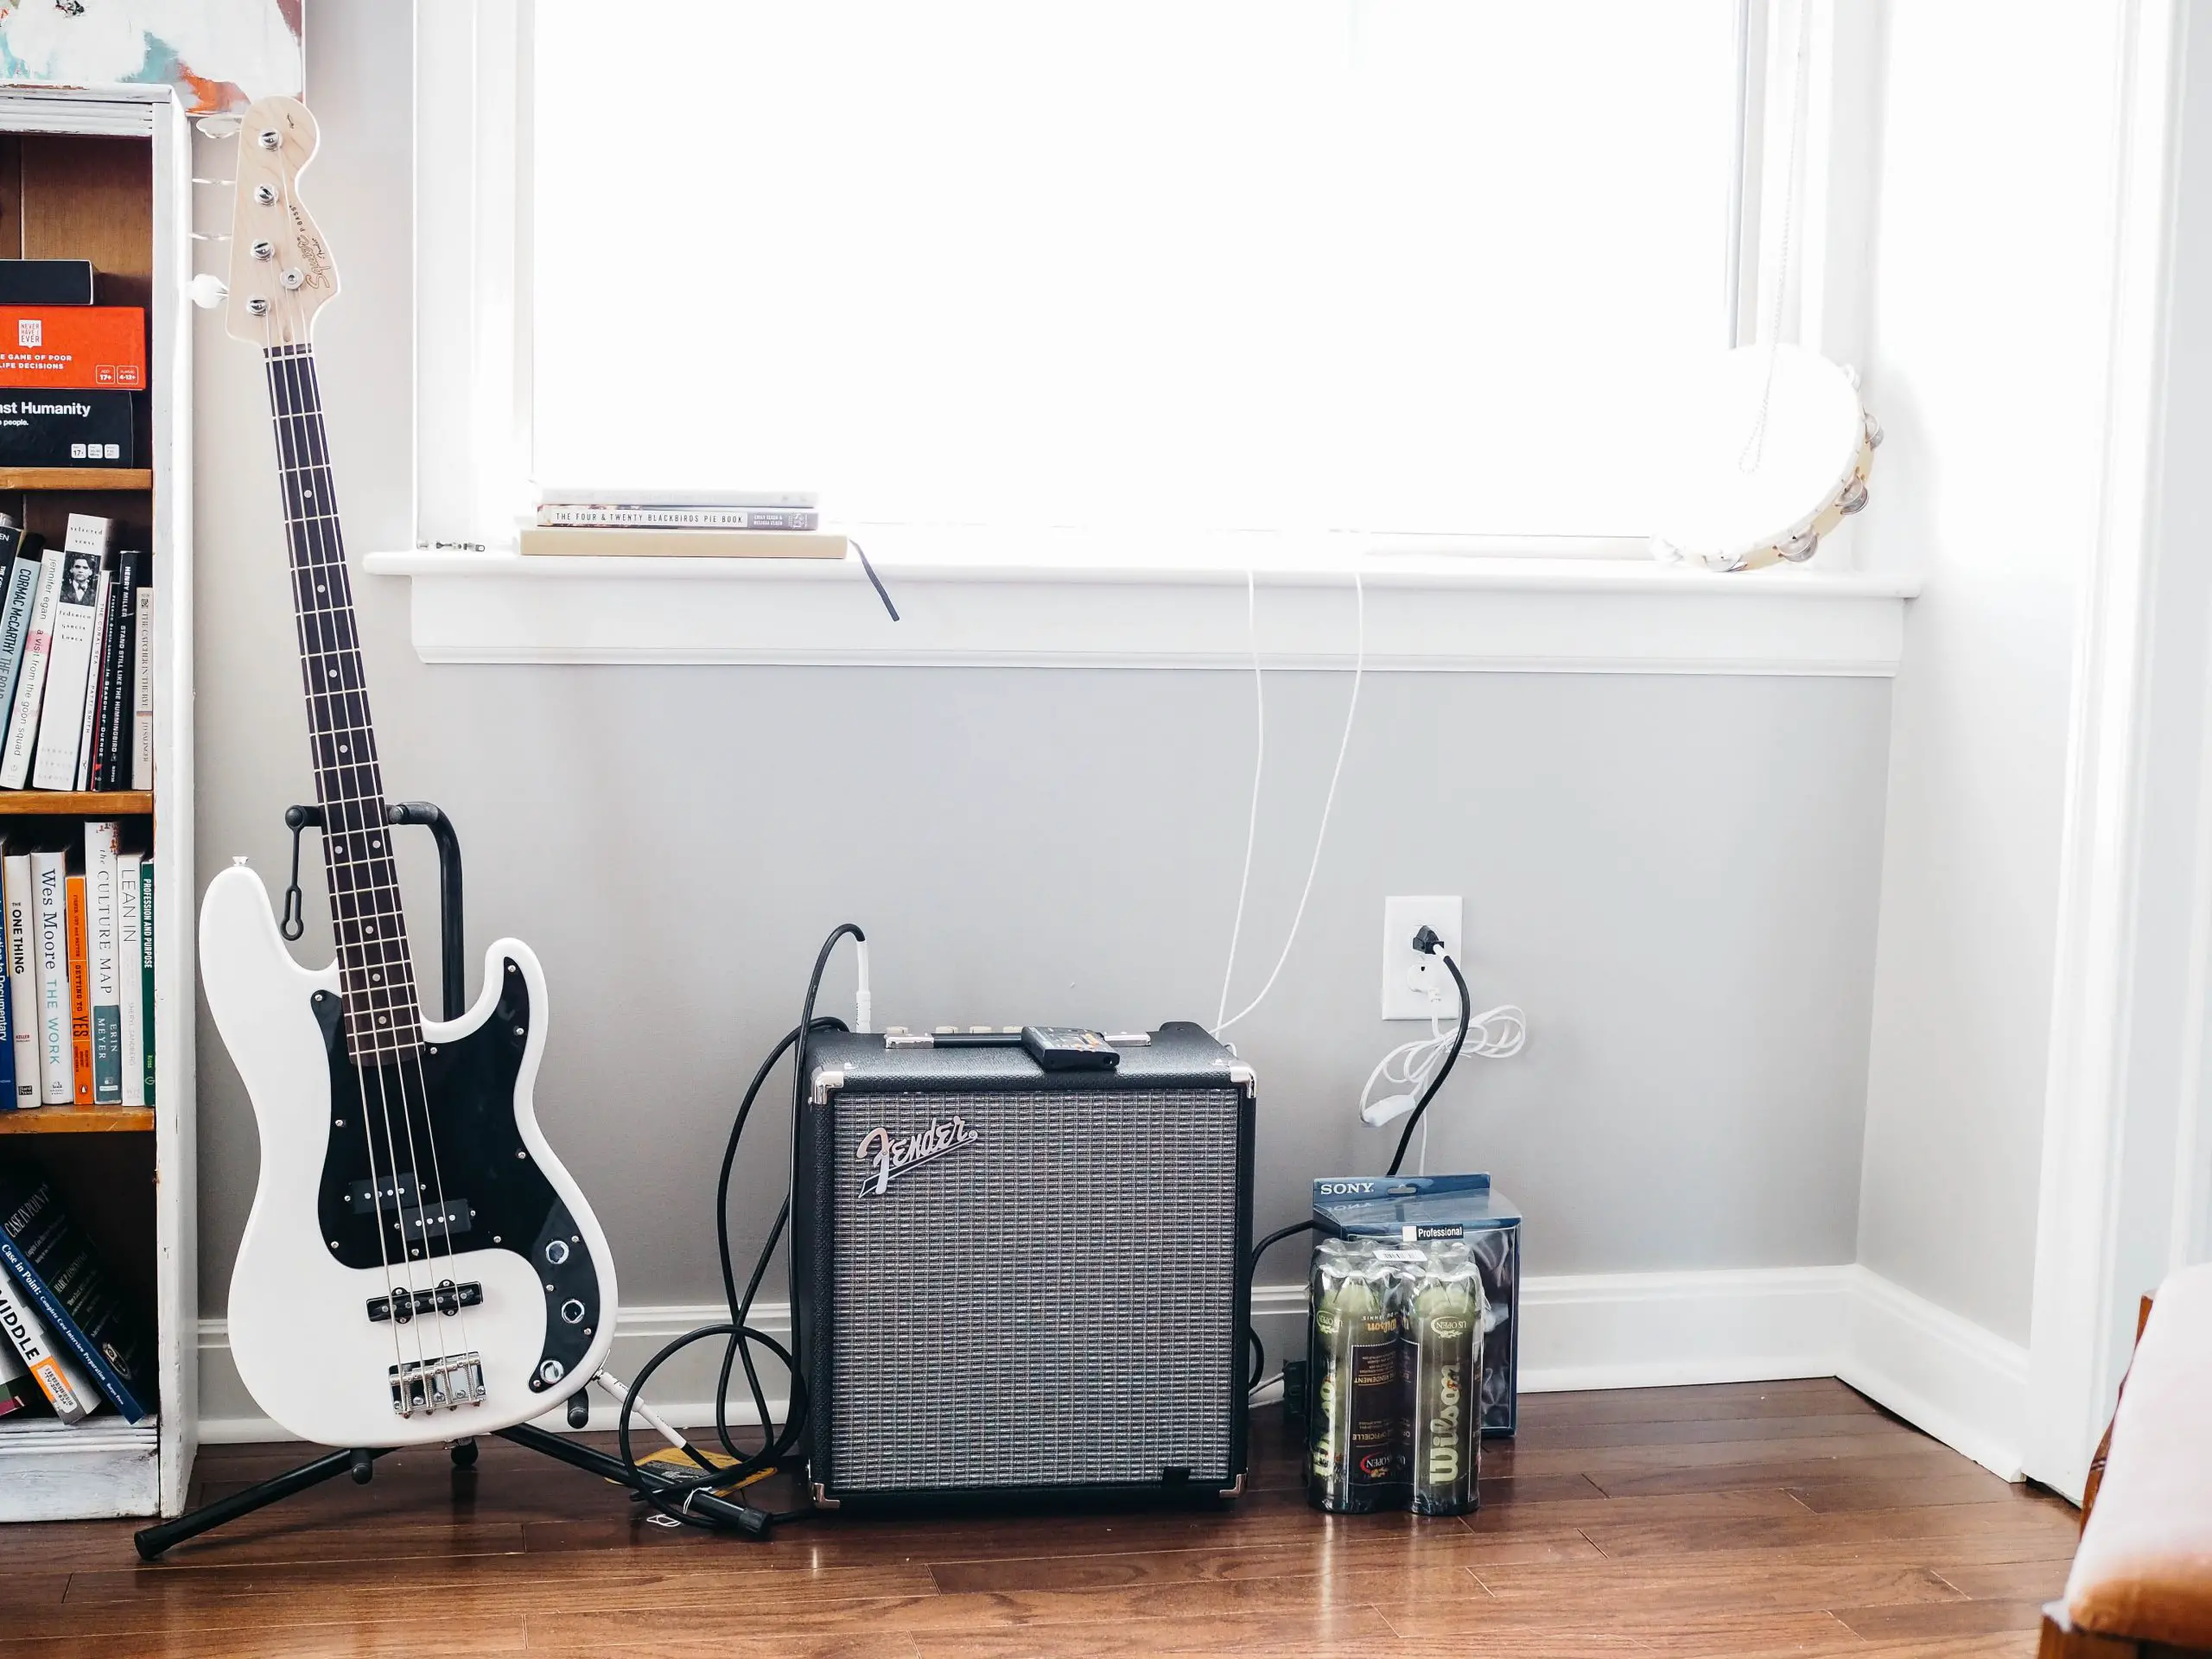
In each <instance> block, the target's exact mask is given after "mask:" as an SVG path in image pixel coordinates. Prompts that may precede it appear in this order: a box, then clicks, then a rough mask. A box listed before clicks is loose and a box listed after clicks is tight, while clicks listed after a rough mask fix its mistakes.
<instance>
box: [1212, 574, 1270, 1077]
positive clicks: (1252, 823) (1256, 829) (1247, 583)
mask: <svg viewBox="0 0 2212 1659" xmlns="http://www.w3.org/2000/svg"><path fill="white" fill-rule="evenodd" d="M1244 639H1245V641H1246V643H1247V644H1248V645H1249V646H1250V647H1251V652H1252V731H1253V735H1252V812H1251V816H1250V817H1249V818H1248V819H1247V820H1246V822H1245V824H1244V874H1243V875H1241V876H1239V877H1238V878H1237V880H1236V925H1235V926H1233V927H1231V928H1230V930H1229V960H1228V961H1227V962H1226V963H1224V964H1223V965H1222V969H1221V1001H1220V1002H1219V1003H1217V1005H1216V1006H1215V1007H1214V1011H1213V1029H1214V1034H1215V1035H1216V1036H1219V1035H1220V1034H1221V1028H1222V1027H1223V1026H1224V1024H1226V1023H1227V1021H1226V1020H1225V1019H1224V1016H1225V1015H1226V1014H1228V1012H1229V982H1230V979H1231V978H1232V977H1233V976H1235V975H1236V941H1237V940H1238V939H1240V938H1243V934H1244V895H1245V894H1246V893H1249V892H1250V891H1251V887H1252V849H1253V848H1254V847H1255V845H1257V844H1258V842H1259V839H1260V769H1261V767H1262V766H1264V765H1266V763H1267V759H1268V683H1267V681H1266V680H1264V679H1262V677H1261V675H1260V599H1259V582H1258V579H1257V578H1256V577H1255V575H1253V572H1252V567H1251V566H1250V565H1249V564H1248V565H1246V566H1245V567H1244Z"/></svg>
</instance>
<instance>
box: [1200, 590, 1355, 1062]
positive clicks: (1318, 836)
mask: <svg viewBox="0 0 2212 1659" xmlns="http://www.w3.org/2000/svg"><path fill="white" fill-rule="evenodd" d="M1248 575H1249V573H1248ZM1351 588H1352V599H1353V603H1354V605H1355V606H1356V607H1357V611H1358V629H1359V633H1358V639H1357V644H1356V645H1354V647H1353V655H1352V664H1351V702H1349V703H1348V704H1346V705H1345V708H1344V735H1343V736H1342V737H1340V738H1338V740H1337V764H1336V766H1334V767H1333V768H1332V770H1331V772H1330V773H1329V793H1328V798H1326V799H1325V800H1324V801H1323V802H1322V803H1321V827H1320V828H1319V829H1317V830H1315V831H1314V832H1313V862H1312V863H1310V864H1308V865H1307V866H1306V886H1305V888H1304V889H1303V890H1302V891H1301V892H1300V893H1299V895H1298V909H1297V912H1296V913H1295V914H1294V915H1293V916H1292V917H1291V918H1290V934H1289V937H1288V938H1285V939H1284V940H1283V942H1282V954H1281V956H1279V957H1276V958H1275V965H1274V968H1272V969H1269V970H1268V982H1267V983H1266V984H1264V985H1262V986H1261V987H1260V994H1259V995H1257V996H1255V997H1254V998H1253V999H1252V1000H1251V1001H1249V1002H1247V1003H1246V1004H1245V1005H1244V1006H1243V1007H1241V1008H1239V1009H1238V1010H1237V1011H1236V1013H1235V1014H1230V1016H1229V1018H1228V1019H1226V1020H1223V1021H1222V1022H1221V1023H1220V1024H1219V1025H1217V1026H1216V1027H1214V1028H1213V1034H1214V1035H1215V1036H1217V1037H1218V1036H1220V1035H1221V1033H1223V1032H1224V1031H1226V1030H1228V1029H1229V1028H1230V1027H1231V1026H1233V1025H1235V1024H1236V1022H1237V1021H1238V1020H1242V1019H1243V1017H1244V1016H1245V1015H1246V1014H1249V1013H1251V1012H1252V1010H1253V1009H1255V1008H1256V1007H1259V1006H1260V1004H1261V1003H1262V1002H1264V1001H1267V1000H1268V992H1269V991H1271V990H1273V989H1274V988H1275V980H1276V977H1277V976H1279V975H1281V972H1282V965H1283V963H1287V962H1288V961H1289V960H1290V948H1291V946H1292V945H1294V944H1297V943H1298V928H1299V925H1300V923H1301V922H1303V921H1304V920H1305V919H1306V900H1307V899H1310V898H1312V897H1313V876H1314V874H1315V872H1317V871H1318V870H1319V869H1320V868H1321V849H1322V848H1323V847H1324V846H1325V845H1326V844H1327V842H1328V839H1329V814H1330V813H1331V812H1332V811H1333V810H1336V804H1337V782H1338V779H1340V778H1342V777H1343V776H1344V752H1345V751H1346V750H1347V749H1349V748H1351V728H1352V720H1353V717H1354V716H1355V715H1357V714H1358V713H1359V683H1360V681H1361V679H1362V678H1363V677H1364V676H1365V674H1366V672H1367V584H1366V582H1365V581H1364V580H1363V578H1362V576H1361V574H1360V568H1359V563H1358V561H1357V558H1355V559H1354V561H1353V563H1352V567H1351ZM1253 777H1254V781H1255V784H1256V782H1257V780H1258V768H1256V767H1255V768H1254V771H1253ZM1252 803H1253V804H1252V810H1253V822H1254V823H1255V824H1256V823H1258V821H1259V817H1258V814H1259V794H1258V791H1257V790H1256V788H1255V791H1254V792H1253V797H1252ZM1239 908H1240V909H1241V908H1242V901H1241V899H1240V901H1239ZM1233 965H1234V964H1232V966H1233ZM1222 1000H1223V1001H1224V1003H1226V1002H1227V1001H1228V998H1227V997H1226V996H1224V998H1223V999H1222Z"/></svg>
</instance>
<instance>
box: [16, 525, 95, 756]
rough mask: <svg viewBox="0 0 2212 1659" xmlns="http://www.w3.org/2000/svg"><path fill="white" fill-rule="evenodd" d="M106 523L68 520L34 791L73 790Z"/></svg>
mask: <svg viewBox="0 0 2212 1659" xmlns="http://www.w3.org/2000/svg"><path fill="white" fill-rule="evenodd" d="M107 536H108V523H107V520H106V519H105V518H92V517H90V516H89V515H86V514H83V513H72V514H70V515H69V539H68V541H67V543H66V544H65V546H64V547H63V549H62V569H61V586H60V592H59V594H57V596H56V599H55V603H54V620H53V623H52V626H51V629H50V639H49V642H48V646H47V664H46V693H45V696H43V697H42V698H41V702H40V713H39V730H38V760H37V764H36V766H35V767H34V768H33V769H32V772H31V786H32V787H33V788H35V789H73V788H75V787H76V783H77V756H78V753H79V748H80V747H81V745H82V741H83V738H84V730H85V690H86V683H87V682H88V678H89V677H90V675H91V673H92V647H93V641H94V639H96V637H97V635H98V632H99V604H100V595H101V593H102V592H103V591H104V584H103V581H102V578H103V577H104V576H105V575H107V574H108V572H109V568H110V556H109V554H108V550H107Z"/></svg>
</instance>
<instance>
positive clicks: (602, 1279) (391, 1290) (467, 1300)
mask: <svg viewBox="0 0 2212 1659" xmlns="http://www.w3.org/2000/svg"><path fill="white" fill-rule="evenodd" d="M314 153H315V123H314V120H313V118H311V117H310V116H309V115H308V111H307V109H306V107H305V106H304V105H302V104H301V103H300V102H299V101H298V100H296V99H289V98H270V99H262V100H261V101H259V102H258V103H256V104H255V105H252V106H251V108H249V109H248V110H246V111H245V113H244V115H243V116H242V118H241V124H240V128H239V132H238V200H237V207H236V209H235V221H234V226H233V231H234V234H233V237H232V242H231V258H232V264H231V283H230V289H229V296H228V301H227V305H228V312H227V319H228V324H229V329H230V333H231V334H232V335H233V336H234V337H236V338H238V339H240V340H247V341H250V342H251V343H252V344H253V345H256V346H259V347H260V348H261V351H262V354H263V357H264V363H265V367H266V372H267V377H268V383H269V398H270V414H271V416H272V418H273V420H274V423H275V426H276V437H277V464H278V468H279V473H278V476H279V480H280V481H281V484H282V486H283V492H282V493H283V514H284V531H285V538H286V541H287V543H288V544H289V551H290V566H291V580H292V601H293V608H294V612H295V614H296V619H297V621H298V632H299V651H300V671H301V677H302V683H303V688H304V690H305V693H306V698H307V710H308V733H309V737H310V741H311V743H312V746H313V750H314V757H315V794H316V798H317V799H318V800H319V801H320V802H321V806H322V813H323V825H324V829H323V860H324V865H325V868H326V870H327V874H328V878H329V887H330V906H331V924H332V928H333V931H334V936H335V938H336V941H337V958H338V959H337V961H336V962H335V963H333V964H332V965H331V966H329V967H327V968H324V969H321V970H320V971H316V972H309V971H308V970H307V969H302V968H301V967H300V966H299V965H298V964H297V963H295V962H294V961H293V960H292V958H291V956H290V953H289V951H287V950H286V949H285V947H284V942H283V938H281V937H280V936H279V934H278V932H277V921H276V918H275V916H274V915H273V913H272V912H271V911H270V905H269V894H268V892H267V890H266V889H265V888H264V887H263V886H262V884H261V880H260V879H259V878H258V877H257V876H256V875H254V874H252V873H251V871H249V870H247V869H246V868H245V867H244V865H243V864H242V863H241V864H240V865H238V866H237V867H234V868H231V869H227V870H225V871H224V872H223V873H222V874H220V875H219V876H217V877H216V878H215V879H214V880H213V881H212V882H210V883H209V884H208V887H207V894H206V896H205V898H204V899H203V900H202V902H201V906H200V979H201V983H202V984H203V986H204V987H205V988H206V991H207V1004H208V1007H209V1009H210V1010H211V1011H212V1012H213V1014H214V1017H215V1025H216V1027H217V1029H218V1030H219V1031H220V1032H221V1033H222V1037H223V1041H224V1044H225V1046H226V1047H227V1048H228V1049H229V1051H230V1054H231V1058H232V1061H233V1062H234V1063H235V1064H236V1065H237V1066H238V1072H239V1075H240V1076H241V1077H243V1078H244V1079H245V1085H246V1089H247V1090H248V1092H249V1093H250V1094H251V1096H252V1097H253V1108H254V1114H255V1116H256V1119H257V1122H258V1124H259V1128H260V1134H261V1178H260V1182H259V1184H258V1185H257V1187H256V1189H255V1192H254V1198H253V1210H252V1213H251V1216H250V1217H248V1218H247V1221H246V1227H245V1237H244V1239H243V1240H242V1241H241V1243H240V1244H239V1247H238V1264H237V1267H236V1268H235V1269H234V1270H233V1271H232V1275H231V1302H230V1339H231V1354H232V1358H233V1359H234V1360H236V1362H237V1363H238V1375H239V1377H240V1378H241V1379H242V1380H243V1381H244V1382H245V1385H246V1387H247V1388H248V1389H251V1391H252V1394H253V1397H254V1398H255V1399H256V1400H257V1401H258V1402H260V1404H261V1407H262V1408H263V1409H264V1411H266V1412H267V1413H268V1414H269V1415H270V1417H271V1418H273V1419H275V1420H276V1421H277V1422H278V1423H280V1424H282V1425H283V1427H285V1428H286V1429H288V1430H289V1431H290V1432H291V1433H295V1434H297V1435H299V1436H301V1437H302V1439H305V1440H317V1441H321V1442H322V1443H323V1444H325V1445H328V1446H409V1445H416V1444H420V1443H423V1442H426V1441H435V1440H457V1439H462V1438H466V1437H469V1436H474V1435H478V1434H488V1433H493V1432H494V1431H496V1430H498V1429H501V1428H507V1427H512V1426H514V1425H515V1424H517V1423H520V1422H524V1421H528V1420H529V1419H531V1418H533V1417H537V1416H538V1415H540V1414H543V1413H544V1412H546V1411H548V1410H550V1409H551V1408H553V1407H554V1405H555V1404H556V1403H557V1402H559V1401H561V1400H562V1399H563V1398H564V1397H565V1396H567V1395H569V1394H571V1393H573V1392H575V1390H576V1389H580V1388H582V1386H583V1384H584V1383H585V1382H586V1381H587V1379H588V1378H589V1377H590V1376H591V1375H592V1373H593V1372H594V1370H597V1369H598V1367H599V1364H600V1362H601V1359H602V1358H603V1357H605V1355H606V1353H607V1347H608V1345H609V1344H610V1343H611V1342H612V1340H613V1334H614V1316H615V1308H616V1300H615V1287H614V1269H613V1259H612V1257H611V1256H610V1255H609V1253H608V1250H607V1240H606V1238H605V1236H603V1235H602V1234H601V1231H600V1227H599V1223H598V1221H597V1220H596V1219H595V1218H594V1217H593V1215H592V1212H591V1209H590V1206H589V1205H587V1204H586V1203H585V1201H584V1196H583V1192H582V1189H580V1188H579V1187H578V1186H577V1185H576V1183H575V1179H573V1178H572V1177H571V1176H570V1175H569V1172H568V1171H567V1170H566V1169H564V1168H563V1167H562V1166H561V1161H560V1160H559V1159H557V1158H556V1157H555V1156H554V1154H553V1149H552V1147H550V1146H548V1145H547V1144H546V1141H545V1137H544V1135H543V1134H542V1133H540V1131H539V1129H538V1126H537V1116H536V1114H535V1112H534V1110H533V1109H532V1106H531V1086H532V1084H533V1083H534V1081H535V1080H536V1077H537V1066H538V1058H539V1055H540V1054H541V1052H543V1048H544V1042H545V1036H544V1032H545V1017H546V997H545V976H544V975H543V972H541V971H540V969H539V968H538V965H537V957H535V956H533V955H532V954H531V950H530V947H529V946H527V945H525V944H521V943H520V942H519V941H518V940H514V939H501V940H499V942H498V943H497V944H493V946H492V948H491V949H490V950H489V951H487V952H486V956H485V967H484V988H483V990H482V992H481V994H480V995H479V996H478V997H477V999H476V1002H475V1006H474V1007H472V1008H471V1009H470V1010H469V1011H468V1013H467V1014H465V1015H464V1016H462V1017H461V1019H459V1020H453V1021H450V1022H440V1021H437V1020H428V1019H425V1018H424V1017H423V1011H422V1008H421V1006H420V1003H419V1001H418V1000H417V998H416V987H415V969H414V965H413V960H412V957H410V953H409V950H408V944H407V923H406V918H405V917H404V914H403V913H402V911H401V906H400V893H399V882H398V876H397V870H396V868H395V867H394V865H393V861H392V857H391V832H390V829H389V828H388V826H387V824H386V822H385V794H384V782H383V776H382V772H381V770H380V768H379V766H378V758H377V743H376V734H375V731H374V728H372V725H371V722H370V718H369V698H368V691H367V689H366V685H365V681H364V678H363V675H362V665H361V650H360V641H359V632H358V630H357V629H356V626H355V624H354V616H353V593H352V588H351V585H350V583H349V582H348V580H347V575H346V551H345V545H344V543H343V540H342V538H341V537H340V533H339V523H338V505H337V497H336V494H335V493H334V491H333V489H332V487H331V480H330V458H329V447H328V445H327V442H325V438H324V433H323V421H322V407H321V397H320V393H319V391H318V390H317V385H316V380H315V354H314V352H313V350H312V347H311V345H310V339H309V336H310V331H311V327H312V324H313V322H314V319H315V314H316V313H317V312H318V311H319V310H320V309H321V308H322V306H323V305H324V304H325V303H326V302H328V301H329V300H330V299H331V298H332V297H333V296H334V295H335V294H336V293H337V291H338V272H337V268H336V267H335V266H334V264H332V262H331V259H330V256H329V253H328V251H327V249H326V248H325V246H324V245H323V240H322V237H321V232H318V231H317V230H316V228H315V224H314V221H313V220H312V219H310V218H309V217H308V213H307V211H306V209H305V208H304V207H302V205H301V203H300V200H299V195H298V190H297V183H298V178H299V175H300V173H301V171H302V169H303V168H305V167H306V165H307V163H308V159H309V158H310V157H311V156H313V155H314Z"/></svg>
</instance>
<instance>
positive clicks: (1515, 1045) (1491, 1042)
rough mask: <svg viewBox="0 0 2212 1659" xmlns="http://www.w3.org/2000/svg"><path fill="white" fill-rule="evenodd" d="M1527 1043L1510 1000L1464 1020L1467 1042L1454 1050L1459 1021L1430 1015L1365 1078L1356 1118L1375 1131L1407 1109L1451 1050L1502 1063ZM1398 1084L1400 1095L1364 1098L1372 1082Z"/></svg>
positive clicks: (1525, 1028)
mask: <svg viewBox="0 0 2212 1659" xmlns="http://www.w3.org/2000/svg"><path fill="white" fill-rule="evenodd" d="M1528 1040H1529V1023H1528V1018H1527V1016H1526V1015H1525V1014H1522V1012H1521V1010H1520V1008H1519V1007H1516V1006H1515V1005H1514V1004H1513V1003H1510V1002H1503V1003H1500V1004H1499V1005H1498V1006H1497V1007H1494V1008H1485V1009H1484V1011H1483V1012H1482V1013H1480V1014H1475V1015H1474V1016H1472V1017H1471V1019H1470V1020H1468V1022H1467V1040H1466V1043H1465V1046H1459V1021H1458V1020H1452V1021H1451V1022H1449V1023H1448V1024H1447V1023H1446V1021H1445V1020H1444V1018H1443V1016H1442V1015H1440V1014H1431V1015H1430V1016H1429V1020H1428V1035H1427V1036H1426V1037H1416V1038H1415V1039H1414V1040H1413V1041H1411V1042H1409V1043H1401V1044H1399V1045H1398V1046H1397V1047H1395V1048H1394V1049H1392V1050H1391V1051H1390V1052H1389V1053H1388V1054H1385V1055H1384V1056H1383V1058H1381V1059H1380V1060H1377V1061H1376V1064H1375V1069H1374V1070H1373V1071H1370V1072H1369V1073H1368V1074H1367V1082H1366V1084H1365V1085H1364V1086H1363V1088H1362V1089H1361V1090H1360V1091H1359V1116H1360V1119H1361V1121H1362V1122H1364V1123H1366V1124H1367V1125H1369V1127H1370V1128H1381V1127H1382V1126H1383V1124H1385V1123H1389V1122H1395V1120H1396V1119H1398V1118H1401V1117H1403V1116H1405V1115H1406V1114H1407V1113H1408V1112H1410V1111H1411V1110H1413V1109H1414V1104H1415V1103H1417V1102H1418V1101H1419V1100H1420V1099H1421V1096H1422V1095H1423V1094H1424V1093H1425V1092H1427V1088H1428V1084H1429V1079H1430V1078H1432V1077H1434V1076H1435V1075H1436V1072H1437V1069H1438V1068H1439V1067H1440V1066H1441V1065H1443V1064H1444V1062H1445V1060H1446V1058H1449V1057H1450V1056H1451V1055H1452V1052H1453V1051H1454V1049H1455V1048H1457V1051H1458V1052H1459V1053H1461V1054H1466V1055H1473V1056H1475V1057H1476V1058H1479V1059H1485V1060H1503V1059H1507V1058H1510V1057H1511V1056H1513V1055H1516V1054H1518V1053H1519V1052H1521V1049H1522V1045H1523V1044H1525V1043H1526V1042H1527V1041H1528ZM1383 1083H1390V1084H1398V1085H1400V1090H1401V1091H1400V1092H1399V1093H1397V1094H1395V1095H1385V1096H1383V1098H1382V1099H1380V1100H1370V1098H1369V1097H1370V1096H1372V1095H1373V1094H1374V1092H1375V1089H1376V1084H1383ZM1427 1168H1428V1120H1427V1119H1426V1118H1424V1119H1423V1120H1422V1121H1421V1170H1422V1171H1423V1172H1426V1171H1427Z"/></svg>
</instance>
